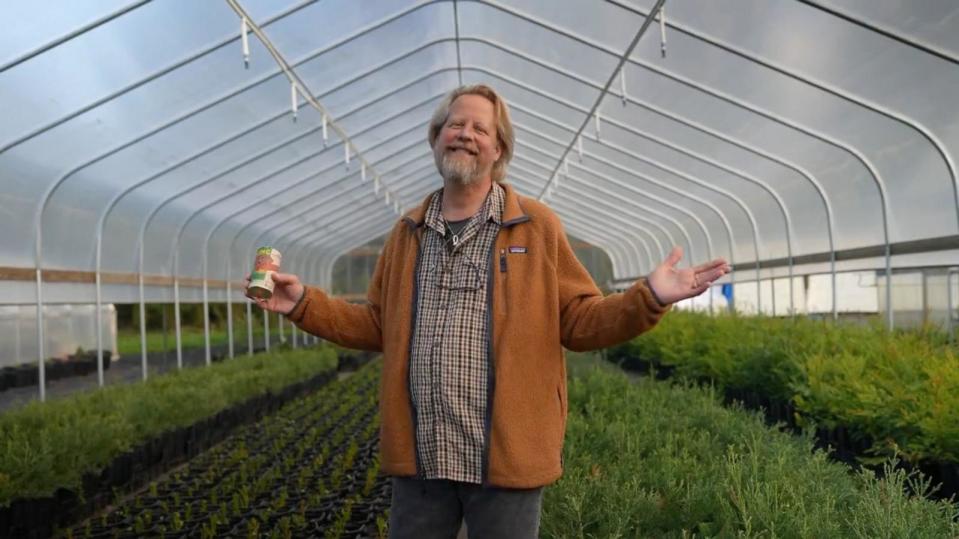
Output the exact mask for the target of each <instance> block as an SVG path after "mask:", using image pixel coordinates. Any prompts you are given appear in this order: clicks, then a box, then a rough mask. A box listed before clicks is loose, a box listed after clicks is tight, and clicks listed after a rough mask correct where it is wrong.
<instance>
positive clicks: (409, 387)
mask: <svg viewBox="0 0 959 539" xmlns="http://www.w3.org/2000/svg"><path fill="white" fill-rule="evenodd" d="M413 234H414V236H415V235H416V232H414V233H413ZM420 247H421V245H420V241H419V238H418V237H417V238H416V266H415V267H414V268H413V310H412V313H411V317H410V340H409V345H408V347H409V348H408V350H407V351H406V365H407V368H406V393H407V394H408V395H409V398H410V412H411V414H412V416H413V452H414V456H415V463H414V466H415V468H416V470H415V474H414V477H416V478H421V477H422V473H423V472H422V470H423V465H422V462H423V461H422V460H421V457H420V444H419V443H418V441H417V439H416V433H417V432H418V430H419V428H418V425H419V414H417V411H416V405H415V403H414V402H413V382H412V380H410V372H411V370H412V366H413V338H414V337H415V336H416V312H417V310H418V308H419V297H420V295H419V273H420V260H421V258H422V249H421V248H420Z"/></svg>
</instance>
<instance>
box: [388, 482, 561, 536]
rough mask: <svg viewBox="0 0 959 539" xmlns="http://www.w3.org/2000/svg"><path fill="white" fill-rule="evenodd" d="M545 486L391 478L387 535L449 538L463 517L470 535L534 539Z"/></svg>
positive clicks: (537, 528) (536, 533) (537, 530)
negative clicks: (521, 486) (390, 500)
mask: <svg viewBox="0 0 959 539" xmlns="http://www.w3.org/2000/svg"><path fill="white" fill-rule="evenodd" d="M542 505H543V488H542V487H540V488H534V489H507V488H493V487H483V486H482V485H476V484H472V483H459V482H456V481H447V480H443V479H437V480H419V479H412V478H407V477H394V478H393V503H392V506H391V507H390V537H391V538H393V539H433V538H436V539H452V538H454V537H456V533H457V532H458V531H459V529H460V523H461V522H462V521H463V520H464V519H465V520H466V529H467V531H468V533H469V539H486V538H491V539H492V538H496V539H498V538H501V537H509V538H515V539H525V538H530V539H533V538H535V537H537V535H538V534H539V513H540V509H541V508H542Z"/></svg>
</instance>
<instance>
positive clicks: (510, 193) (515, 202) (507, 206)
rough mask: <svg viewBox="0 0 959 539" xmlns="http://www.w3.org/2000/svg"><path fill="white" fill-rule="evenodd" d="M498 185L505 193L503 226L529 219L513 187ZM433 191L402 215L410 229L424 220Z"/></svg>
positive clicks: (505, 184)
mask: <svg viewBox="0 0 959 539" xmlns="http://www.w3.org/2000/svg"><path fill="white" fill-rule="evenodd" d="M499 185H500V187H502V188H503V191H504V194H505V200H504V201H503V217H502V219H503V227H510V226H513V225H517V224H520V223H525V222H526V221H529V215H527V214H526V212H525V211H524V210H523V206H522V204H521V200H520V198H521V197H520V195H519V194H517V193H516V191H515V190H514V189H513V186H512V185H509V184H507V183H500V184H499ZM435 193H436V191H434V192H432V193H430V194H429V195H427V196H426V198H425V199H423V203H422V204H420V205H419V206H418V207H416V208H414V209H412V210H410V211H408V212H407V213H406V215H404V216H403V222H404V223H406V224H407V225H408V226H409V227H410V230H416V229H418V228H420V227H422V226H423V224H424V223H425V222H426V211H427V210H428V209H429V207H430V201H432V200H433V195H434V194H435Z"/></svg>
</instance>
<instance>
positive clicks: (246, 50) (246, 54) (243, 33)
mask: <svg viewBox="0 0 959 539" xmlns="http://www.w3.org/2000/svg"><path fill="white" fill-rule="evenodd" d="M249 33H250V27H249V25H248V24H247V22H246V17H242V18H240V41H241V42H242V43H243V67H244V68H245V69H250V38H249V36H248V35H247V34H249Z"/></svg>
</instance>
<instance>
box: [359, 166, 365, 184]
mask: <svg viewBox="0 0 959 539" xmlns="http://www.w3.org/2000/svg"><path fill="white" fill-rule="evenodd" d="M360 181H361V182H365V181H366V163H362V162H361V163H360Z"/></svg>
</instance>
